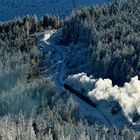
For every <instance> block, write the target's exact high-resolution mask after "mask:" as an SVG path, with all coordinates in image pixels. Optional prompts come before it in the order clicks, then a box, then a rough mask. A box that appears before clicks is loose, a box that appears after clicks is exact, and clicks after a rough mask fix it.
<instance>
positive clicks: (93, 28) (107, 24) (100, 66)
mask: <svg viewBox="0 0 140 140" xmlns="http://www.w3.org/2000/svg"><path fill="white" fill-rule="evenodd" d="M139 9H140V3H139V1H138V0H134V1H132V0H128V2H120V3H115V4H112V5H104V6H99V7H95V8H92V7H87V8H81V9H79V10H77V11H75V12H74V13H73V15H72V16H71V17H70V18H69V19H68V20H67V21H66V23H65V26H64V29H63V36H64V41H66V42H68V41H69V42H71V41H72V42H75V43H78V42H85V43H87V49H89V53H90V55H89V57H92V62H93V63H92V64H91V66H93V68H92V69H93V70H92V72H93V73H94V76H96V77H103V78H110V79H111V80H112V81H113V84H118V85H121V86H122V85H123V84H124V82H125V81H130V79H131V78H132V77H134V76H136V75H138V76H139V77H140V71H139V69H140V61H139V41H140V40H139V31H140V26H139V25H140V20H139V13H140V10H139Z"/></svg>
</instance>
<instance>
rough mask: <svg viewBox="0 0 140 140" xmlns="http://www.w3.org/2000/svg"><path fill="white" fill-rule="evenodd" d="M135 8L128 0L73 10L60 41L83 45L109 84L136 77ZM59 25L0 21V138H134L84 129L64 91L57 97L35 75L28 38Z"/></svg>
mask: <svg viewBox="0 0 140 140" xmlns="http://www.w3.org/2000/svg"><path fill="white" fill-rule="evenodd" d="M132 5H134V6H132ZM139 6H140V4H138V2H136V1H135V3H133V4H132V2H131V1H130V2H129V3H120V4H113V5H110V6H103V7H101V8H99V7H96V8H82V9H80V10H78V11H75V13H74V15H72V16H71V17H70V19H69V20H68V21H66V22H65V23H64V24H65V25H64V29H63V35H64V40H65V42H66V41H74V42H77V41H85V42H87V44H88V46H89V47H88V49H89V51H90V53H91V55H92V56H93V57H92V58H93V60H92V61H93V67H94V68H96V69H94V70H95V71H97V70H98V71H99V72H100V74H102V75H103V76H105V77H111V78H112V79H113V80H114V82H115V83H121V81H125V80H126V79H129V77H131V76H132V75H135V74H138V75H140V73H139V66H140V65H139V61H138V60H139V47H138V46H139V15H138V13H139V11H138V10H139ZM132 13H133V14H132ZM106 17H107V18H106ZM62 26H63V22H62V21H61V20H59V18H58V17H54V16H49V15H45V16H44V17H43V19H42V20H38V19H37V17H36V16H27V17H24V18H22V19H20V18H19V19H15V20H13V21H9V22H0V139H1V140H52V139H54V140H79V139H80V140H101V139H104V140H106V139H108V140H113V139H114V140H115V139H117V140H119V139H121V140H123V139H127V140H128V139H130V140H133V139H135V140H137V139H139V134H137V133H136V132H134V131H132V130H130V129H127V128H124V129H122V130H121V131H119V130H117V128H115V127H114V128H106V127H104V126H100V125H97V124H93V125H89V124H88V123H87V122H86V120H83V119H82V118H81V117H80V116H79V105H78V103H77V102H76V101H75V99H74V98H73V97H72V96H70V95H69V94H67V93H66V92H64V93H63V94H59V96H58V94H57V92H56V89H55V84H54V83H53V82H52V80H51V78H50V77H48V76H45V77H42V76H41V75H40V62H41V60H42V53H41V52H40V50H39V48H38V45H37V39H36V38H35V37H34V36H32V34H34V33H35V32H38V31H43V30H44V29H51V28H52V29H54V28H55V29H57V28H59V27H62ZM122 31H123V32H122ZM83 34H84V35H83ZM130 59H131V61H130ZM95 66H96V67H95ZM101 66H103V67H101ZM110 67H112V68H110ZM118 67H121V69H118ZM111 70H112V71H111ZM118 70H120V71H121V72H120V71H118ZM116 73H117V76H116V75H115V74H116ZM119 74H120V75H119ZM46 75H47V74H46ZM118 77H119V79H121V81H119V80H118V79H117V78H118Z"/></svg>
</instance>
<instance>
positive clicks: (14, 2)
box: [0, 0, 114, 21]
mask: <svg viewBox="0 0 140 140" xmlns="http://www.w3.org/2000/svg"><path fill="white" fill-rule="evenodd" d="M108 2H114V0H0V21H6V20H11V19H13V18H15V17H21V16H26V15H27V14H28V15H34V14H35V15H37V16H38V17H41V16H43V15H44V14H46V13H48V14H51V15H58V16H60V17H61V18H64V17H66V16H68V15H69V14H70V13H71V11H72V10H74V9H75V8H78V7H80V6H92V5H96V4H103V3H108Z"/></svg>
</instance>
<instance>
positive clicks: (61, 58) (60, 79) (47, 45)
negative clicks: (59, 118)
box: [38, 35, 113, 127]
mask: <svg viewBox="0 0 140 140" xmlns="http://www.w3.org/2000/svg"><path fill="white" fill-rule="evenodd" d="M38 43H39V45H40V46H42V47H41V49H42V52H43V53H44V55H45V54H47V53H48V52H49V51H55V54H56V56H57V58H56V59H55V60H56V61H57V63H55V64H54V65H53V66H51V67H56V69H57V74H56V76H55V78H54V81H55V83H56V86H57V90H58V92H61V91H62V90H63V87H64V77H65V73H66V64H65V58H66V54H67V52H66V50H65V48H64V47H63V46H59V45H57V44H55V43H54V42H53V41H52V42H51V40H49V35H48V39H47V40H46V39H40V38H39V39H38ZM47 71H48V70H47ZM54 73H55V72H54V71H53V70H51V71H50V74H51V76H52V75H53V74H54ZM76 99H77V100H78V102H79V103H80V105H81V108H80V109H81V110H82V111H81V112H82V113H81V114H82V115H83V116H85V115H87V114H90V115H91V114H93V115H92V116H93V117H95V116H96V118H97V119H98V122H99V120H100V121H101V122H102V123H103V124H105V125H106V126H108V127H112V126H113V125H112V123H111V121H110V120H109V119H108V117H107V116H106V115H105V114H104V113H103V112H102V111H101V110H100V109H99V108H93V107H91V106H90V105H87V103H85V102H84V101H82V100H81V99H79V98H76ZM87 111H88V112H89V113H87Z"/></svg>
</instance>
